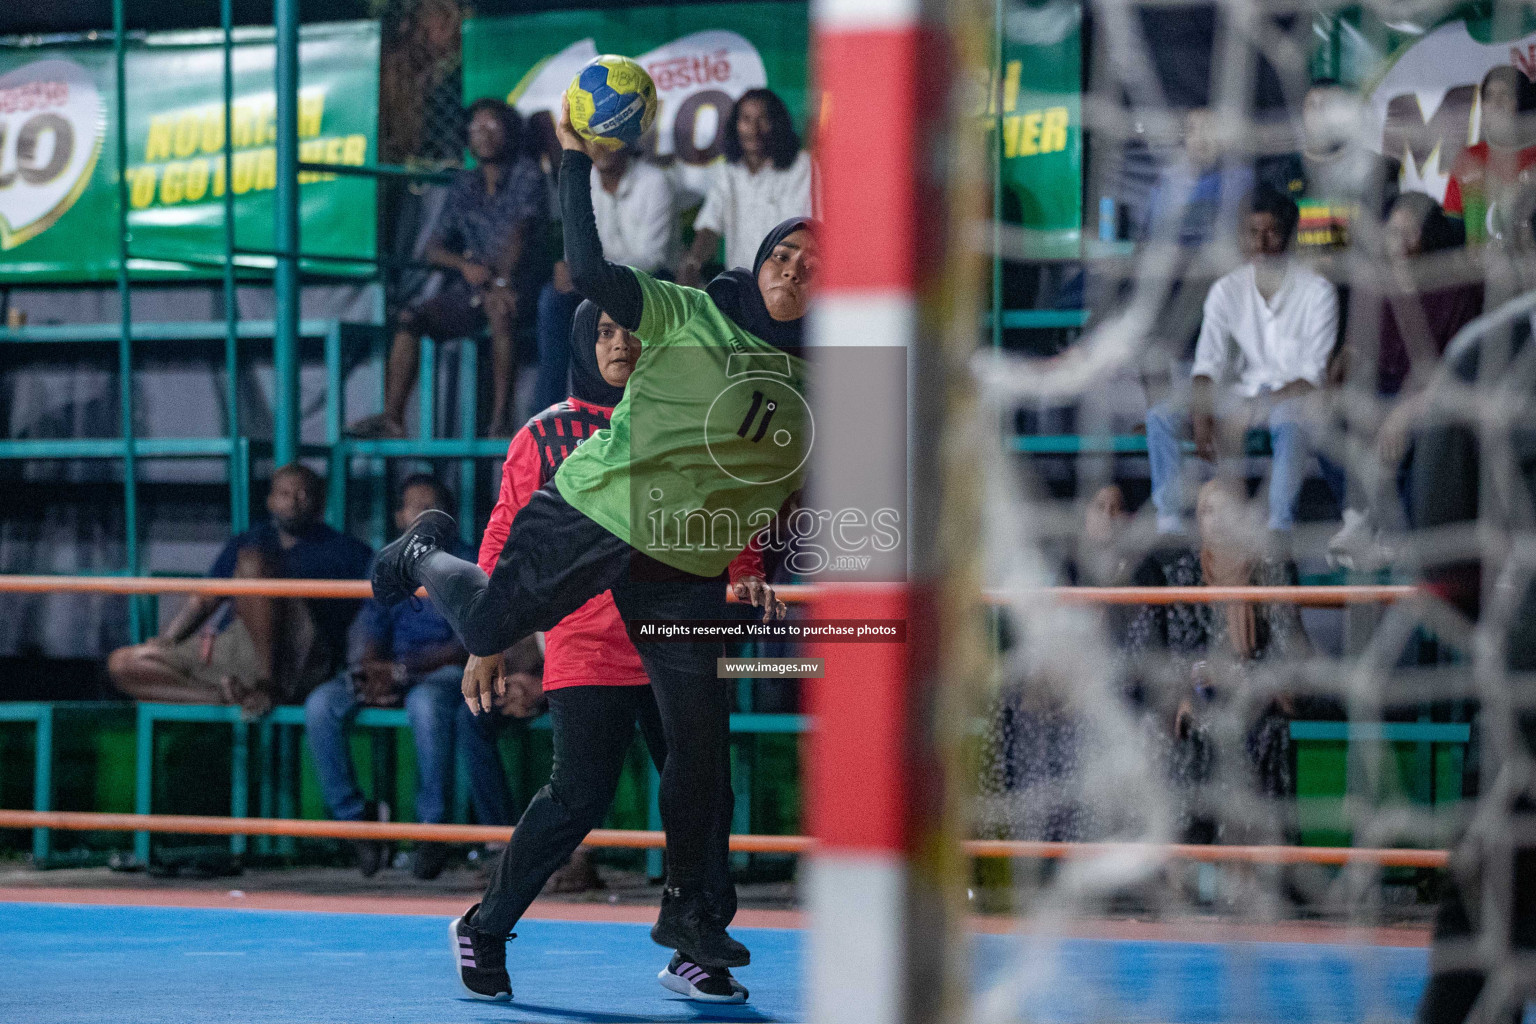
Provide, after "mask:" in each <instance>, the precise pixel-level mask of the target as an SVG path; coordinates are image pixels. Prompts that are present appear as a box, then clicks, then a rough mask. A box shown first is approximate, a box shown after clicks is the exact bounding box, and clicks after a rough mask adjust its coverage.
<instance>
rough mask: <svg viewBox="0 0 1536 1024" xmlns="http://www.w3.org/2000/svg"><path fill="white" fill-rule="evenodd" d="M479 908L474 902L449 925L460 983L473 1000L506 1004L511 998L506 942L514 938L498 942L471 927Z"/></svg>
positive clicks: (495, 938)
mask: <svg viewBox="0 0 1536 1024" xmlns="http://www.w3.org/2000/svg"><path fill="white" fill-rule="evenodd" d="M479 909H480V904H478V903H476V904H475V905H474V906H472V907H470V908H469V909H468V910H466V911H464V916H463V917H456V918H454V920H453V923H452V924H450V925H449V926H448V938H449V940H450V941H451V942H452V943H453V957H454V961H455V964H456V970H457V971H458V975H459V984H460V985H462V986H463V987H464V991H465V992H468V993H469V994H470V995H471V996H474V997H475V998H476V999H490V1000H495V1001H498V1002H501V1001H505V1000H508V999H511V998H512V979H511V978H510V977H508V976H507V942H508V941H509V940H511V939H515V938H517V936H516V935H508V936H507V937H506V938H505V939H498V938H497V937H496V936H494V935H487V934H486V933H485V932H482V931H481V930H480V929H478V928H476V927H475V926H474V925H472V924H470V923H469V922H470V920H471V919H472V918H474V916H475V911H477V910H479Z"/></svg>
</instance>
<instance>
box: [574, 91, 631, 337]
mask: <svg viewBox="0 0 1536 1024" xmlns="http://www.w3.org/2000/svg"><path fill="white" fill-rule="evenodd" d="M555 134H556V135H557V136H558V137H559V139H560V148H561V149H562V150H564V152H563V154H562V155H561V160H560V216H561V220H562V223H563V225H564V227H563V231H564V234H565V263H566V266H567V267H569V268H570V271H571V280H572V282H574V283H575V285H576V290H577V291H578V292H580V293H581V294H582V295H583V296H585V297H586V298H589V299H591V300H592V301H593V302H595V303H597V305H599V306H600V307H602V308H603V309H604V310H605V311H607V313H608V315H609V317H611V318H612V319H613V321H614V323H616V324H618V325H619V326H620V327H622V328H624V329H625V330H628V331H633V330H636V329H638V328H639V326H640V313H641V310H642V308H643V303H642V299H641V294H640V283H639V282H638V281H637V280H635V274H634V271H632V270H631V269H630V268H628V267H623V266H619V265H618V264H615V263H609V262H608V261H607V260H605V259H604V258H603V243H602V239H600V238H599V237H598V234H597V219H596V217H595V216H594V215H593V213H592V155H591V152H590V150H589V149H588V147H589V146H590V145H592V144H591V143H589V142H587V141H586V140H585V139H583V138H582V137H581V136H580V135H578V134H577V133H576V129H574V128H572V127H571V109H570V103H569V102H566V103H564V104H562V106H561V109H560V119H559V121H557V122H556V124H555Z"/></svg>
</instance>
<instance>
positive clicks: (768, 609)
mask: <svg viewBox="0 0 1536 1024" xmlns="http://www.w3.org/2000/svg"><path fill="white" fill-rule="evenodd" d="M731 589H732V590H734V591H735V592H736V600H738V601H750V602H751V603H752V607H754V608H761V609H762V610H763V621H764V622H772V621H774V620H775V619H782V618H783V617H784V612H785V611H786V610H788V606H787V605H785V603H784V602H783V601H780V600H779V595H777V594H775V593H774V592H773V588H772V587H770V586H769V585H768V583H767V581H765V580H764V579H763V578H762V577H761V576H745V577H743V578H741V579H739V580H737V581H736V582H735V583H733V584H731Z"/></svg>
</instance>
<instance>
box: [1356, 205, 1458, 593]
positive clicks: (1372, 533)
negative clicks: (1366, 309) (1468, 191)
mask: <svg viewBox="0 0 1536 1024" xmlns="http://www.w3.org/2000/svg"><path fill="white" fill-rule="evenodd" d="M1460 242H1461V225H1460V224H1459V223H1457V222H1456V221H1455V220H1453V219H1452V218H1450V217H1447V216H1446V214H1445V211H1444V210H1443V209H1441V207H1440V204H1439V203H1436V202H1435V201H1434V200H1433V199H1431V198H1430V197H1429V196H1427V195H1425V194H1424V193H1423V192H1404V193H1403V194H1402V195H1400V196H1399V197H1398V198H1397V201H1396V202H1395V203H1393V206H1392V213H1391V214H1390V216H1388V218H1387V226H1386V256H1387V264H1388V275H1389V276H1388V279H1387V281H1386V287H1385V288H1384V289H1383V291H1382V294H1380V295H1379V296H1378V295H1373V296H1372V300H1373V301H1374V302H1375V303H1376V307H1377V308H1376V310H1375V312H1376V315H1375V316H1374V317H1353V318H1352V319H1351V325H1350V328H1349V332H1348V336H1347V337H1346V339H1345V350H1344V353H1343V355H1344V361H1345V362H1346V363H1348V364H1350V365H1349V367H1348V368H1347V369H1348V370H1350V371H1352V370H1353V369H1354V365H1355V364H1363V363H1366V361H1367V360H1368V359H1370V358H1371V357H1372V355H1373V353H1372V352H1371V349H1375V352H1374V362H1375V371H1376V380H1375V387H1376V391H1377V393H1378V394H1379V395H1380V396H1381V397H1382V398H1384V399H1387V400H1388V402H1389V411H1388V412H1387V415H1386V416H1385V417H1384V418H1383V419H1382V421H1381V424H1380V426H1379V427H1378V428H1377V431H1376V438H1375V442H1376V445H1375V447H1376V454H1377V456H1378V457H1379V460H1380V463H1381V469H1382V470H1383V476H1384V477H1385V478H1386V479H1387V480H1389V481H1392V482H1393V483H1394V484H1395V485H1396V486H1395V487H1394V490H1395V491H1396V492H1397V494H1398V495H1399V496H1401V495H1402V494H1404V493H1405V489H1406V482H1407V472H1408V464H1407V459H1408V456H1409V446H1410V442H1411V435H1412V431H1413V428H1414V424H1415V423H1416V422H1417V421H1418V420H1419V419H1420V417H1422V415H1423V414H1424V412H1425V401H1424V400H1425V388H1426V387H1427V386H1428V384H1429V381H1430V378H1431V377H1432V376H1433V374H1434V372H1435V369H1436V367H1437V366H1438V365H1439V362H1440V356H1441V354H1442V353H1444V352H1445V347H1446V345H1448V344H1449V343H1450V340H1451V339H1452V338H1453V337H1455V336H1456V333H1457V332H1458V331H1460V330H1461V329H1462V328H1463V327H1465V326H1466V325H1467V324H1468V323H1470V322H1471V321H1472V320H1473V319H1474V318H1475V317H1476V316H1478V314H1480V313H1481V312H1482V311H1483V285H1482V282H1481V281H1454V280H1453V281H1452V282H1451V283H1449V284H1446V283H1444V282H1443V281H1441V280H1437V275H1435V274H1433V273H1430V272H1425V271H1423V269H1422V263H1421V261H1420V259H1419V258H1420V257H1422V256H1426V255H1432V254H1434V253H1437V252H1443V251H1446V250H1448V249H1451V248H1453V247H1454V246H1456V245H1458V244H1459V243H1460ZM1358 294H1359V290H1358V289H1357V296H1358ZM1361 333H1367V334H1370V335H1373V337H1363V338H1362V337H1360V336H1359V335H1360V334H1361ZM1367 368H1368V364H1367ZM1382 489H1383V490H1385V488H1382ZM1377 500H1378V501H1380V500H1386V496H1384V495H1379V496H1378V497H1377ZM1372 504H1373V502H1371V501H1367V500H1363V499H1362V500H1357V501H1355V502H1353V503H1352V505H1351V507H1348V508H1346V509H1345V510H1344V526H1343V528H1342V529H1341V530H1339V532H1338V533H1336V534H1335V535H1334V537H1333V539H1332V540H1330V541H1329V542H1328V558H1329V561H1330V562H1332V563H1333V564H1335V565H1340V566H1343V567H1344V568H1346V569H1352V570H1355V569H1358V570H1361V571H1367V572H1369V571H1375V570H1377V569H1381V568H1384V567H1385V566H1386V565H1387V564H1388V562H1390V560H1391V557H1392V551H1391V549H1390V548H1389V547H1388V546H1386V545H1385V544H1383V543H1382V542H1381V541H1380V539H1379V532H1380V526H1381V519H1382V516H1380V515H1378V514H1375V513H1374V512H1373V511H1372V508H1371V506H1372ZM1394 518H1395V517H1394Z"/></svg>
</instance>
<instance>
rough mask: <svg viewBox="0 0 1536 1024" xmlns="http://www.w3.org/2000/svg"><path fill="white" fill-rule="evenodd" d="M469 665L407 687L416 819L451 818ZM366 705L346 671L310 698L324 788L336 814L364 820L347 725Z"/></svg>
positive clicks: (312, 739) (312, 742)
mask: <svg viewBox="0 0 1536 1024" xmlns="http://www.w3.org/2000/svg"><path fill="white" fill-rule="evenodd" d="M463 678H464V666H462V665H445V666H443V667H442V668H439V669H434V670H433V671H431V672H428V673H427V674H426V675H424V676H420V677H418V678H416V679H415V680H413V681H412V683H411V687H410V689H408V690H406V691H405V714H406V717H408V718H409V719H410V721H411V736H412V738H413V739H414V740H415V741H416V820H417V821H419V822H442V821H445V820H447V815H448V794H449V787H450V786H452V785H453V727H454V714H455V709H456V708H457V707H458V705H460V704H462V703H463V696H462V694H461V692H460V689H459V686H460V683H461V681H462V680H463ZM361 706H362V705H360V704H358V702H357V698H356V697H355V696H354V695H353V693H352V683H351V681H350V680H349V679H348V678H347V676H346V674H345V673H343V674H342V675H339V676H337V677H336V678H335V679H332V680H330V681H329V682H326V683H321V684H320V685H319V686H318V687H316V688H315V691H314V692H313V693H311V694H310V695H309V699H308V700H306V701H305V702H304V722H305V728H306V730H307V733H308V736H309V749H310V750H311V751H312V752H313V753H314V755H315V771H316V773H317V774H318V775H319V776H320V792H321V795H323V796H324V797H325V806H326V807H327V808H328V809H329V810H330V812H331V817H333V818H335V819H337V820H338V821H358V820H360V819H361V818H362V816H363V806H364V803H365V800H364V799H363V791H362V790H360V789H358V787H357V774H356V772H355V771H354V770H353V768H352V757H351V751H349V750H348V749H347V728H348V727H349V726H350V725H351V724H352V717H353V716H354V715H355V714H356V713H357V711H358V710H359V708H361Z"/></svg>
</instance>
